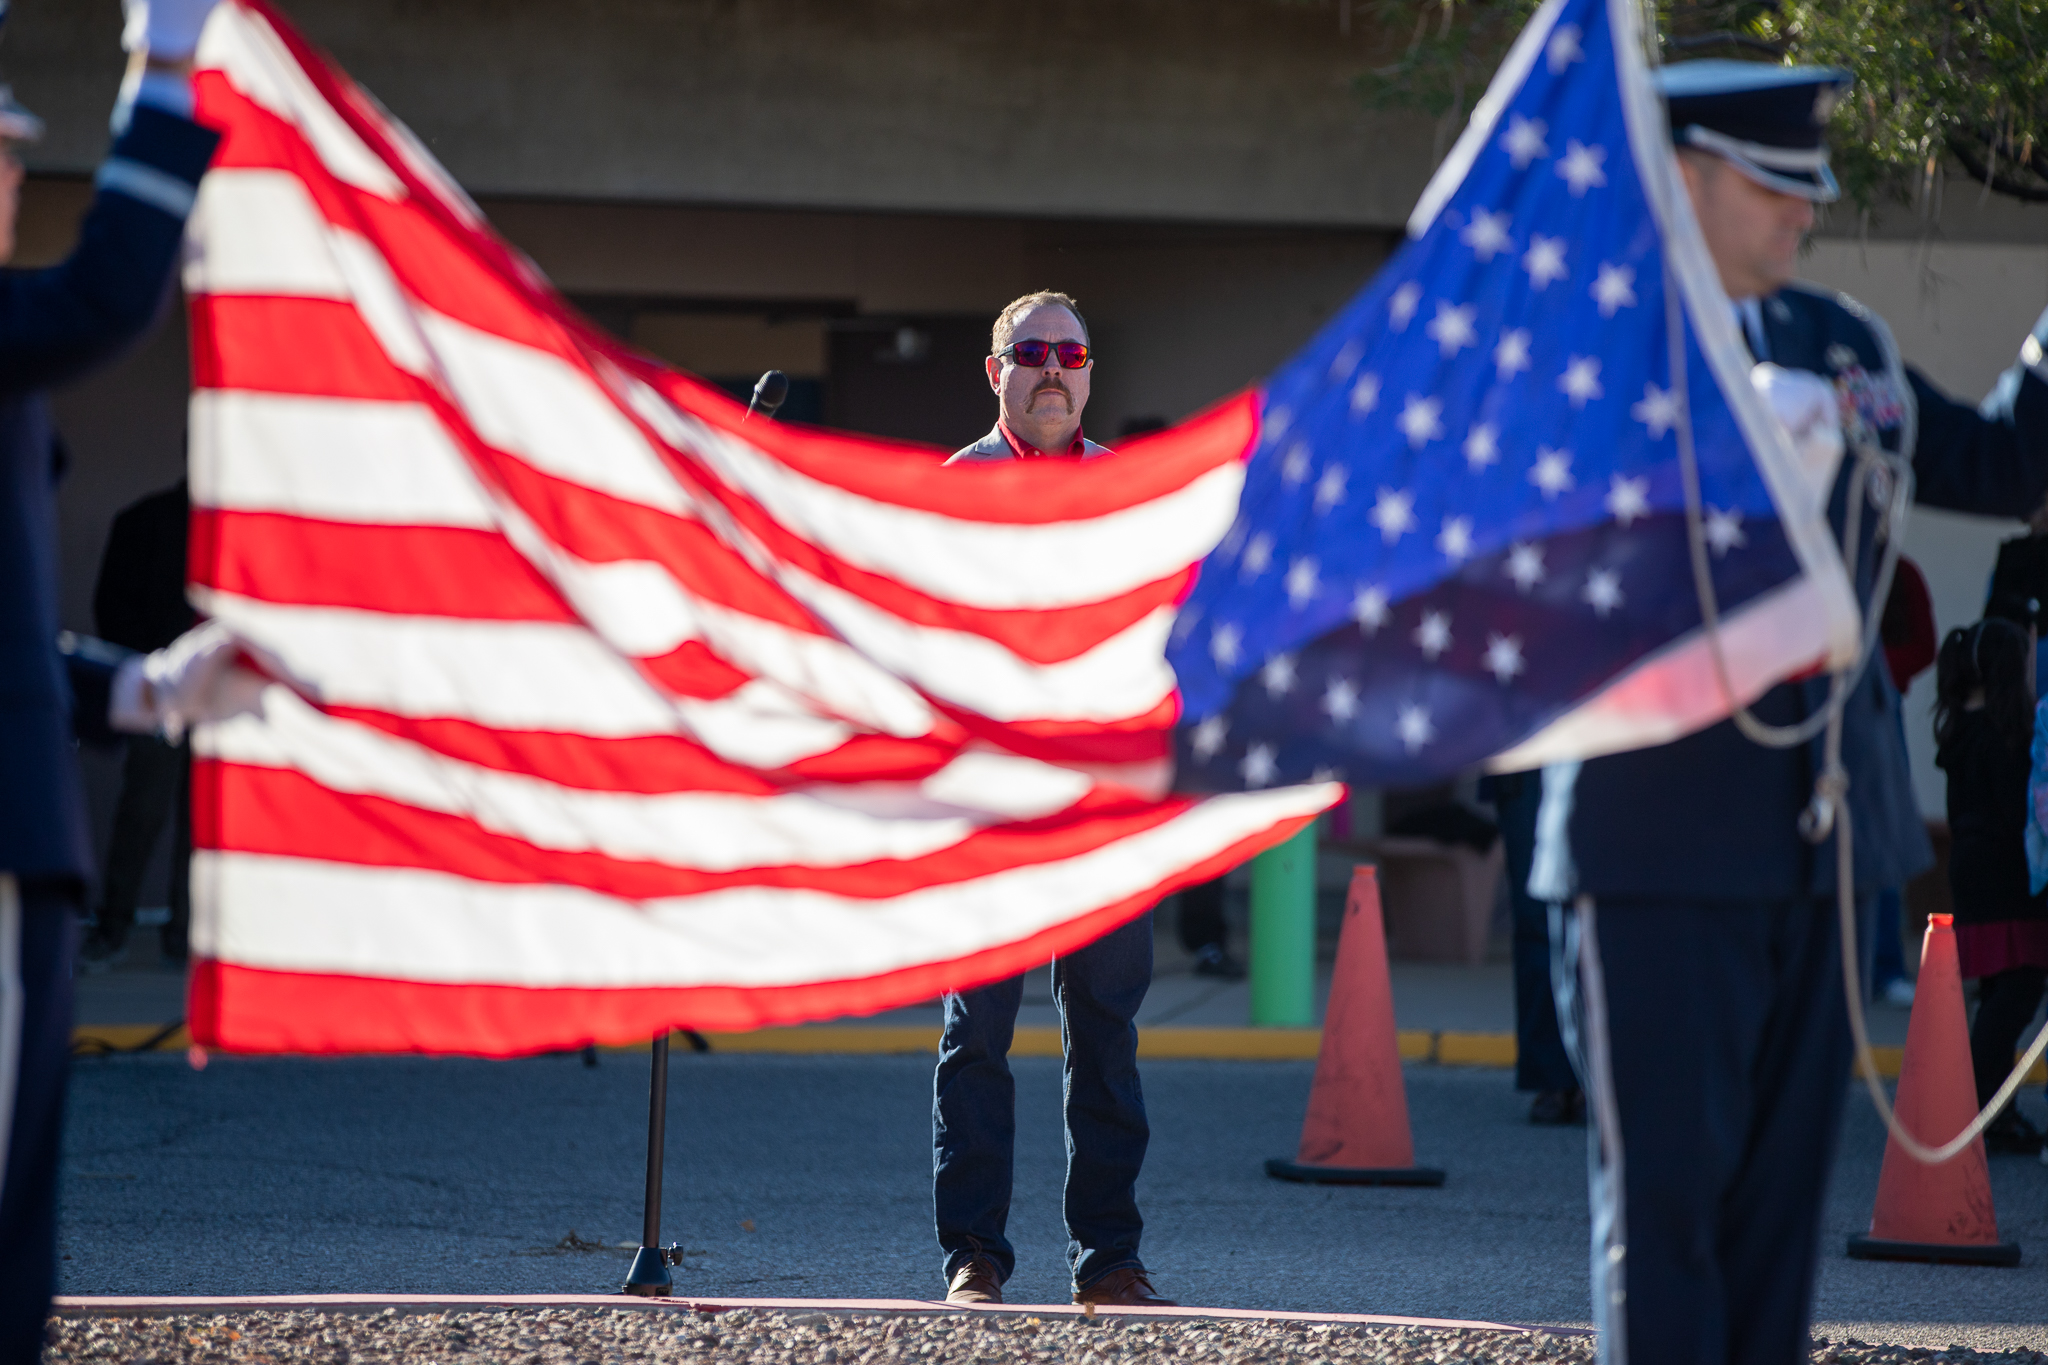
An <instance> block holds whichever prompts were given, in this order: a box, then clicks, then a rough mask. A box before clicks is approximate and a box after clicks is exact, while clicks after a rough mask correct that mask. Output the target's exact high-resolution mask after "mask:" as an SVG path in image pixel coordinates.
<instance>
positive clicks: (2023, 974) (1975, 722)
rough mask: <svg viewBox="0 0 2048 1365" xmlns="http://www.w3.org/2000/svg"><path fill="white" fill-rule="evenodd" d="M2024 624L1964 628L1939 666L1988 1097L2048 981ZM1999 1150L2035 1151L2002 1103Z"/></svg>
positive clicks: (1974, 1060) (1956, 887)
mask: <svg viewBox="0 0 2048 1365" xmlns="http://www.w3.org/2000/svg"><path fill="white" fill-rule="evenodd" d="M2032 643H2033V642H2032V641H2031V640H2030V639H2029V638H2028V636H2027V632H2025V631H2024V630H2022V629H2020V627H2019V626H2017V625H2015V624H2013V623H2012V622H2011V621H2006V620H2000V619H1997V618H1995V617H1990V618H1986V619H1985V620H1982V621H1979V622H1978V623H1977V624H1976V625H1974V626H1964V627H1959V628H1958V629H1956V630H1952V631H1950V632H1949V633H1948V638H1947V639H1945V640H1943V641H1942V643H1941V658H1940V661H1939V663H1938V664H1937V665H1936V668H1935V703H1934V738H1935V743H1936V745H1937V746H1938V747H1937V749H1936V753H1935V760H1934V761H1935V763H1936V764H1937V765H1939V766H1940V768H1941V769H1942V771H1944V772H1945V773H1947V774H1948V823H1949V834H1950V840H1951V842H1950V846H1949V862H1948V882H1949V890H1950V893H1951V895H1952V896H1953V897H1954V900H1955V932H1956V952H1957V955H1958V957H1959V958H1960V960H1961V963H1962V972H1963V976H1964V977H1965V978H1969V977H1975V978H1976V979H1977V1015H1976V1018H1975V1019H1974V1020H1973V1021H1972V1023H1971V1025H1970V1066H1971V1070H1972V1071H1973V1072H1974V1073H1975V1075H1976V1082H1977V1103H1978V1104H1979V1105H1980V1106H1982V1105H1986V1104H1989V1103H1990V1102H1991V1097H1992V1096H1993V1095H1994V1094H1996V1093H1997V1091H1998V1087H1999V1086H2000V1085H2001V1084H2003V1083H2004V1081H2005V1077H2006V1073H2007V1072H2009V1071H2010V1070H2011V1069H2012V1065H2013V1052H2014V1049H2015V1048H2016V1047H2017V1046H2018V1043H2019V1039H2020V1034H2021V1033H2022V1032H2024V1031H2025V1029H2026V1027H2027V1024H2028V1022H2029V1021H2031V1020H2032V1019H2033V1017H2034V1011H2035V1009H2036V1008H2038V1007H2039V1005H2040V1003H2041V996H2042V992H2043V988H2044V985H2048V894H2040V895H2037V894H2035V893H2034V892H2033V891H2032V889H2031V886H2030V880H2029V874H2028V869H2027V852H2026V826H2027V779H2028V775H2029V772H2030V770H2031V767H2032V760H2031V750H2032V747H2033V738H2034V657H2033V649H2032ZM1984 1144H1985V1146H1986V1147H1988V1148H1989V1149H1990V1150H1992V1151H1994V1152H2019V1153H2029V1154H2031V1153H2036V1152H2039V1151H2040V1150H2041V1133H2040V1131H2039V1130H2038V1129H2036V1128H2035V1127H2034V1125H2033V1124H2032V1123H2030V1122H2028V1121H2027V1119H2026V1118H2025V1117H2024V1116H2023V1115H2022V1114H2021V1113H2020V1112H2019V1109H2018V1107H2017V1106H2015V1105H2010V1104H2008V1105H2007V1107H2006V1108H2005V1110H2004V1111H2003V1112H2002V1113H2000V1114H1999V1115H1998V1117H1997V1118H1996V1119H1994V1120H1993V1121H1992V1123H1991V1126H1990V1127H1988V1128H1986V1129H1985V1130H1984Z"/></svg>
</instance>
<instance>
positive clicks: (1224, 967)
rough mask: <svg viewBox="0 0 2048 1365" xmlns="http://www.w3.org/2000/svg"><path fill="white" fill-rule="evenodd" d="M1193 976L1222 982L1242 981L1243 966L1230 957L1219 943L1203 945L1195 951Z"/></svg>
mask: <svg viewBox="0 0 2048 1365" xmlns="http://www.w3.org/2000/svg"><path fill="white" fill-rule="evenodd" d="M1195 975H1196V976H1213V977H1216V978H1218V979H1219V980H1223V981H1242V980H1244V964H1243V963H1242V962H1239V961H1238V960H1237V959H1236V958H1234V957H1232V956H1231V955H1230V954H1229V953H1228V952H1227V951H1225V949H1224V947H1223V945H1222V944H1220V943H1205V944H1203V945H1202V946H1201V947H1200V948H1198V949H1196V950H1195Z"/></svg>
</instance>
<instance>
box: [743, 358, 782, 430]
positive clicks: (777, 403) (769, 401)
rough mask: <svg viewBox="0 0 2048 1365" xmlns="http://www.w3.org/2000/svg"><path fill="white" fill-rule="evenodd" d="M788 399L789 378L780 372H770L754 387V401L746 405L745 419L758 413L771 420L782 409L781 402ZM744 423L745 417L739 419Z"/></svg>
mask: <svg viewBox="0 0 2048 1365" xmlns="http://www.w3.org/2000/svg"><path fill="white" fill-rule="evenodd" d="M787 397H789V376H788V375H786V374H784V373H783V372H782V371H780V370H770V371H768V372H767V373H766V374H764V375H762V376H761V378H760V380H759V382H757V383H756V384H755V385H754V399H753V401H752V402H750V403H748V404H747V417H752V416H753V415H754V414H755V413H757V412H758V413H760V414H761V415H762V416H763V417H769V418H772V417H774V416H775V414H776V412H777V411H779V410H780V409H781V407H782V400H783V399H785V398H787ZM740 420H741V421H742V422H744V421H746V420H747V418H746V417H742V418H741V419H740Z"/></svg>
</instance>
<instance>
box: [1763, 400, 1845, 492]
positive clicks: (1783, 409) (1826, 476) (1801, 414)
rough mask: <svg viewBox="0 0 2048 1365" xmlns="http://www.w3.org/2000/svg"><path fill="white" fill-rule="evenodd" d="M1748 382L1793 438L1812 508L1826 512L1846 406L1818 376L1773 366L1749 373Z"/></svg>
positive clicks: (1840, 458)
mask: <svg viewBox="0 0 2048 1365" xmlns="http://www.w3.org/2000/svg"><path fill="white" fill-rule="evenodd" d="M1749 382H1750V383H1751V384H1753V385H1755V386H1756V391H1757V392H1758V393H1760V394H1762V395H1763V398H1764V401H1765V402H1767V403H1769V404H1770V405H1771V411H1772V412H1774V413H1776V414H1777V415H1778V420H1779V421H1780V422H1783V423H1784V424H1785V429H1786V430H1787V431H1789V432H1791V433H1792V449H1793V450H1794V451H1796V452H1797V453H1798V455H1799V470H1800V473H1802V474H1804V475H1805V476H1806V478H1805V483H1806V490H1807V493H1808V494H1809V496H1810V497H1811V498H1812V502H1811V503H1810V504H1809V507H1810V509H1811V510H1813V511H1819V510H1820V509H1824V508H1825V507H1826V506H1827V505H1828V497H1829V495H1830V494H1831V493H1832V492H1833V491H1834V487H1835V471H1836V469H1837V468H1839V467H1840V465H1841V463H1842V449H1843V441H1842V405H1841V399H1840V398H1838V397H1837V396H1836V394H1835V386H1834V385H1832V384H1830V383H1828V381H1827V380H1825V379H1822V378H1821V377H1820V376H1819V375H1817V374H1810V373H1808V372H1807V371H1805V370H1787V369H1783V368H1780V367H1779V366H1776V365H1771V364H1763V365H1759V366H1757V367H1756V368H1755V369H1753V370H1751V371H1750V372H1749Z"/></svg>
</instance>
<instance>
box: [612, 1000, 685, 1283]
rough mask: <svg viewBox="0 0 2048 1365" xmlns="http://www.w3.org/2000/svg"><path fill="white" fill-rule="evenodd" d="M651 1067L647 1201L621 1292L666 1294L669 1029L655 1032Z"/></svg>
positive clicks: (669, 1280)
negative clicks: (664, 1194)
mask: <svg viewBox="0 0 2048 1365" xmlns="http://www.w3.org/2000/svg"><path fill="white" fill-rule="evenodd" d="M653 1050H654V1070H653V1074H652V1075H651V1076H649V1078H648V1081H647V1202H646V1204H645V1206H644V1212H643V1214H642V1217H641V1222H640V1249H639V1250H638V1251H636V1252H634V1253H633V1268H632V1269H631V1270H629V1271H627V1272H626V1283H625V1284H624V1285H622V1286H621V1287H620V1288H621V1292H623V1293H627V1294H638V1295H641V1296H642V1297H644V1298H666V1297H668V1295H669V1294H670V1293H672V1292H673V1291H674V1289H675V1281H674V1280H672V1279H671V1278H669V1273H668V1267H669V1258H668V1257H667V1256H665V1255H663V1254H662V1250H661V1158H662V1150H663V1145H664V1137H665V1134H666V1128H667V1121H668V1030H667V1029H663V1030H662V1031H661V1032H660V1033H657V1034H656V1035H655V1036H654V1049H653Z"/></svg>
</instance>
